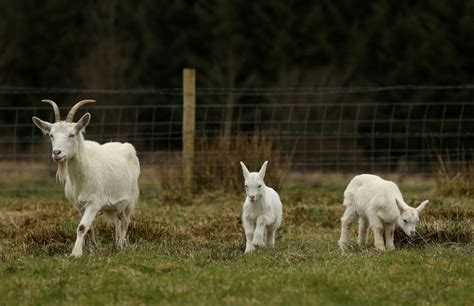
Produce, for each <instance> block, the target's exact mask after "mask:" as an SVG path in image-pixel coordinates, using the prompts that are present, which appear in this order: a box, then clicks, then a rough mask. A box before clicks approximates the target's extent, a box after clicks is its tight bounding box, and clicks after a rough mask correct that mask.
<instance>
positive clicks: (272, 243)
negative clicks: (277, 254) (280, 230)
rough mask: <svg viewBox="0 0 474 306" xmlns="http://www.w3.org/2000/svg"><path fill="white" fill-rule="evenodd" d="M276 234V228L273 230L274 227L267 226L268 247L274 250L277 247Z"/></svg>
mask: <svg viewBox="0 0 474 306" xmlns="http://www.w3.org/2000/svg"><path fill="white" fill-rule="evenodd" d="M275 233H276V229H275V228H273V227H272V226H267V237H266V238H267V239H266V240H267V242H266V245H267V247H269V248H273V247H274V246H275Z"/></svg>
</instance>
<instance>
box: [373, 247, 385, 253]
mask: <svg viewBox="0 0 474 306" xmlns="http://www.w3.org/2000/svg"><path fill="white" fill-rule="evenodd" d="M375 250H376V251H379V252H385V247H384V246H376V247H375Z"/></svg>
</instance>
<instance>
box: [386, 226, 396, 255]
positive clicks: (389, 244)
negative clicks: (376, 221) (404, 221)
mask: <svg viewBox="0 0 474 306" xmlns="http://www.w3.org/2000/svg"><path fill="white" fill-rule="evenodd" d="M394 231H395V224H385V247H386V248H387V250H395V244H394V243H393V232H394Z"/></svg>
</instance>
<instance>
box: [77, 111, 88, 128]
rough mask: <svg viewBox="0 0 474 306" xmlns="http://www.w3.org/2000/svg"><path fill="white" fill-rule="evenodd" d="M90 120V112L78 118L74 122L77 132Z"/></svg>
mask: <svg viewBox="0 0 474 306" xmlns="http://www.w3.org/2000/svg"><path fill="white" fill-rule="evenodd" d="M90 121H91V114H90V113H85V114H84V116H82V117H81V119H79V121H77V123H76V130H77V131H78V132H80V131H82V130H83V129H84V128H85V127H86V126H87V125H88V124H89V122H90Z"/></svg>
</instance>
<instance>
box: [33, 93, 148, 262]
mask: <svg viewBox="0 0 474 306" xmlns="http://www.w3.org/2000/svg"><path fill="white" fill-rule="evenodd" d="M42 102H45V103H49V104H50V105H51V106H52V107H53V110H54V115H55V122H54V123H49V122H45V121H43V120H41V119H39V118H37V117H33V118H32V119H33V122H34V124H35V125H36V126H37V127H38V128H40V129H41V131H42V132H43V133H44V134H46V135H49V137H50V139H51V145H52V159H53V161H54V162H55V163H58V170H57V173H56V177H57V178H58V180H59V181H60V182H61V183H63V184H64V192H65V194H66V197H67V198H68V200H69V201H70V202H71V203H72V204H73V206H74V208H76V209H77V210H78V211H79V213H80V214H81V216H82V219H81V222H80V224H79V226H78V227H77V238H76V242H75V244H74V248H73V250H72V253H71V256H73V257H80V256H82V247H83V242H84V236H85V235H86V234H87V232H88V231H89V230H90V229H91V226H92V222H93V221H94V219H95V217H96V215H97V214H98V213H103V214H104V216H105V217H106V218H107V219H108V220H109V221H112V222H113V221H115V233H116V246H117V248H118V249H122V248H123V247H124V246H125V243H126V239H127V238H126V235H127V229H128V225H129V223H130V217H131V216H132V213H133V210H134V208H135V205H136V203H137V201H138V195H139V190H138V176H139V175H140V164H139V161H138V158H137V155H136V151H135V148H134V147H133V146H132V145H131V144H129V143H117V142H110V143H106V144H103V145H100V144H99V143H97V142H94V141H88V140H84V137H83V133H84V128H85V127H86V126H87V125H88V124H89V121H90V119H91V115H90V114H89V113H86V114H85V115H84V116H82V117H81V119H79V121H78V122H77V123H74V122H72V120H73V117H74V114H75V113H76V112H77V110H78V109H79V108H80V107H81V106H82V105H84V104H87V103H93V102H95V101H94V100H82V101H80V102H78V103H76V104H75V105H74V106H73V107H72V108H71V110H70V111H69V113H68V115H67V117H66V120H65V121H61V117H60V114H59V108H58V106H57V105H56V103H54V102H53V101H51V100H42Z"/></svg>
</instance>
